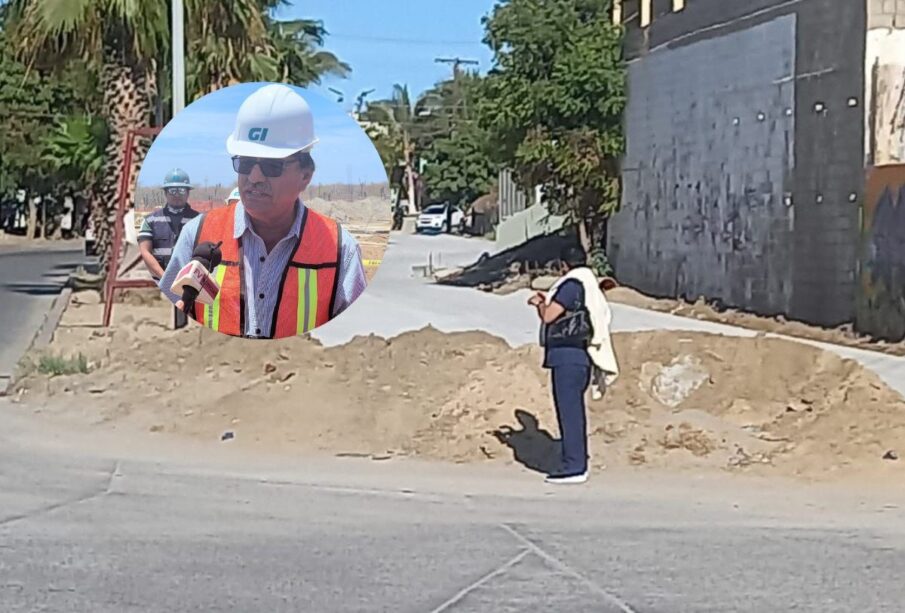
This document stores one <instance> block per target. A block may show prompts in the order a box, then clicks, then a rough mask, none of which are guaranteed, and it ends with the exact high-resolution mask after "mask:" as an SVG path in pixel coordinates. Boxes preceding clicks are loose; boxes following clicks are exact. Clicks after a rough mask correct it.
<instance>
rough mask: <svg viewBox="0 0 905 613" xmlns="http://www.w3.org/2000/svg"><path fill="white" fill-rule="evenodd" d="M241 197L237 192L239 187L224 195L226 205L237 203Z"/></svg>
mask: <svg viewBox="0 0 905 613" xmlns="http://www.w3.org/2000/svg"><path fill="white" fill-rule="evenodd" d="M241 199H242V196H241V195H240V194H239V188H238V187H237V188H235V189H233V191H231V192H230V193H229V196H227V197H226V206H232V205H234V204H238V202H239V200H241Z"/></svg>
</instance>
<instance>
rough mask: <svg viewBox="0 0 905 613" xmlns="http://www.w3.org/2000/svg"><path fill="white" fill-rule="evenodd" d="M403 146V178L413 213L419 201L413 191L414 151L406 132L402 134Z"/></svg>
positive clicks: (417, 208)
mask: <svg viewBox="0 0 905 613" xmlns="http://www.w3.org/2000/svg"><path fill="white" fill-rule="evenodd" d="M403 147H404V148H405V178H406V181H407V184H408V185H407V190H408V195H409V205H410V206H411V211H412V212H413V213H414V212H415V211H418V210H420V208H419V206H418V205H419V204H420V203H419V202H418V194H417V193H416V192H415V168H414V165H415V162H414V160H413V158H414V151H412V143H411V140H410V139H409V135H408V133H407V132H406V133H405V134H404V135H403Z"/></svg>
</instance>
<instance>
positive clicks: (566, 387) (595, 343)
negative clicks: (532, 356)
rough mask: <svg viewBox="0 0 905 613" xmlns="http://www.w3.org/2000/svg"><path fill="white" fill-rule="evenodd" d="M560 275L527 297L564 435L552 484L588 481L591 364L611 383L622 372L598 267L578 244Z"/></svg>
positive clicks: (549, 479) (568, 252)
mask: <svg viewBox="0 0 905 613" xmlns="http://www.w3.org/2000/svg"><path fill="white" fill-rule="evenodd" d="M560 259H561V266H562V273H563V275H562V277H560V279H559V280H558V281H557V282H556V283H554V284H553V287H551V288H550V291H549V292H548V293H547V294H544V293H543V292H538V293H536V294H535V295H534V296H532V297H531V298H530V299H529V300H528V304H530V305H531V306H533V307H535V308H536V309H537V314H538V317H539V318H540V320H541V339H540V340H541V344H542V345H543V347H544V368H549V369H550V370H551V378H552V383H553V403H554V406H555V408H556V417H557V421H558V423H559V432H560V437H561V439H562V465H561V467H560V469H559V470H558V471H554V472H553V473H551V474H550V475H548V476H547V479H546V480H547V482H548V483H557V484H559V483H563V484H567V483H584V482H585V481H587V480H588V451H587V449H588V437H587V416H586V412H585V392H586V391H587V389H588V385H589V384H590V383H591V376H592V368H598V369H599V370H601V371H602V372H603V373H604V383H605V384H607V385H609V384H611V383H612V382H613V380H615V377H616V376H617V375H618V367H617V365H616V358H615V355H614V354H613V348H612V345H611V343H610V338H609V324H610V313H609V306H608V305H607V303H606V299H605V298H604V296H603V292H602V291H601V289H600V286H599V285H598V282H597V277H596V276H595V275H594V272H593V271H592V270H591V269H590V268H588V267H587V266H586V265H585V254H584V252H583V251H582V250H581V249H579V248H577V247H570V248H568V249H566V250H565V252H564V253H563V255H562V257H561V258H560Z"/></svg>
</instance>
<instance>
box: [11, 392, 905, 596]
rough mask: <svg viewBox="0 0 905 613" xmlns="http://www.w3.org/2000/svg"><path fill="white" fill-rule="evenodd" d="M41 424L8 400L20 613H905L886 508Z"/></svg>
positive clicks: (895, 514) (795, 492) (903, 527)
mask: <svg viewBox="0 0 905 613" xmlns="http://www.w3.org/2000/svg"><path fill="white" fill-rule="evenodd" d="M24 412H25V409H24V407H22V406H21V405H14V404H12V403H10V402H9V401H8V400H7V401H0V418H2V420H3V423H4V424H5V426H4V429H3V431H2V433H0V610H2V611H4V612H7V613H19V612H31V611H60V612H63V611H92V612H94V613H101V612H110V613H113V612H116V613H122V612H132V611H136V612H137V611H151V612H160V613H163V612H168V613H170V612H181V611H230V612H233V611H255V612H256V611H268V612H277V611H400V612H405V611H411V612H430V611H470V612H488V613H489V612H501V611H602V612H623V613H625V612H627V611H637V612H641V611H644V612H650V613H653V612H658V613H677V612H685V611H688V612H691V611H712V612H729V611H739V612H765V613H768V612H776V611H809V612H810V611H813V612H815V613H817V612H819V613H830V612H839V613H843V612H845V613H848V612H851V611H871V612H875V613H882V612H893V611H896V612H899V611H902V603H905V582H903V581H902V575H903V570H905V515H903V512H902V507H901V506H898V505H888V504H887V505H884V504H883V502H882V501H880V500H871V501H870V502H865V503H864V504H863V505H862V506H860V507H859V506H858V505H857V504H852V502H851V501H850V500H849V501H845V502H844V504H840V503H839V499H838V498H833V497H832V496H828V495H826V496H827V497H825V498H819V497H818V496H817V494H814V497H813V498H809V497H808V495H806V494H804V493H803V491H802V489H801V488H790V489H788V490H785V491H783V490H781V489H780V488H778V487H776V485H775V484H773V485H772V486H771V487H769V488H767V487H765V486H764V489H763V490H762V491H756V488H753V487H751V486H750V484H748V485H747V486H745V485H739V484H738V481H737V479H736V480H728V481H727V482H716V483H710V484H708V483H701V482H698V483H696V482H695V481H694V479H690V478H685V477H670V478H666V479H659V480H658V479H657V478H652V477H651V478H645V477H641V478H639V477H636V476H631V477H630V478H627V477H625V476H623V477H619V476H611V475H607V474H602V475H597V476H595V479H594V480H593V481H591V482H589V483H588V484H586V486H581V487H559V488H555V487H553V486H546V485H544V484H543V483H542V482H541V481H540V479H539V477H538V476H537V475H534V474H530V473H527V472H525V471H522V470H520V469H519V468H517V467H500V466H489V467H483V468H478V467H471V466H446V465H439V464H422V463H418V462H413V461H404V460H392V461H386V462H369V461H367V460H361V459H338V458H326V459H323V458H322V459H302V458H294V459H291V460H284V461H283V463H282V465H281V466H280V465H274V464H271V465H267V466H265V465H264V464H263V463H261V462H260V461H259V460H260V459H258V460H255V459H247V458H240V457H238V456H236V457H233V458H232V460H230V461H226V460H225V459H223V458H221V457H220V456H219V455H218V451H217V449H216V448H214V449H203V448H199V449H196V450H194V451H192V452H189V451H187V450H186V449H182V450H181V451H180V452H179V456H178V457H179V459H178V460H175V459H173V458H175V457H176V453H175V452H173V451H172V450H170V451H159V452H155V454H157V455H146V454H145V452H140V451H139V449H140V447H141V444H134V443H133V442H131V441H128V440H127V437H126V435H125V433H116V434H117V436H118V437H119V440H118V445H119V447H120V449H118V450H115V451H114V450H113V449H112V448H111V447H110V446H109V445H108V444H107V443H104V442H103V441H102V440H101V439H99V438H97V437H96V436H92V437H86V438H85V439H84V441H81V442H80V441H77V440H76V438H75V435H73V434H71V431H69V430H67V431H65V433H64V434H61V435H58V436H56V438H54V436H53V435H51V434H50V431H49V430H48V429H47V427H45V426H46V424H45V425H38V424H37V423H36V422H35V420H37V419H39V417H35V416H26V415H24ZM33 422H35V423H33ZM39 430H40V432H39ZM50 440H56V441H57V443H55V444H48V443H47V441H50ZM78 445H83V446H84V447H83V448H82V449H79V450H77V449H76V446H78ZM87 445H90V448H91V450H92V451H91V452H90V453H89V452H87V451H85V450H84V449H87V448H88V447H87ZM226 447H228V444H225V445H224V444H221V446H220V447H219V449H220V450H221V452H222V450H223V449H225V448H226ZM100 449H107V450H108V451H105V452H99V450H100ZM148 453H150V452H148ZM117 457H128V458H131V459H122V460H118V459H117ZM191 457H203V458H204V459H203V462H202V461H197V462H190V461H189V458H191ZM256 462H258V464H256ZM645 479H647V480H645ZM682 488H687V490H685V491H683V489H682ZM843 510H844V511H845V512H843Z"/></svg>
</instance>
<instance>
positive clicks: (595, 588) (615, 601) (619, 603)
mask: <svg viewBox="0 0 905 613" xmlns="http://www.w3.org/2000/svg"><path fill="white" fill-rule="evenodd" d="M500 527H501V528H503V529H504V530H505V531H506V532H508V533H509V534H511V535H512V536H514V537H515V538H517V539H518V540H519V541H521V542H522V543H524V544H525V545H527V546H528V548H530V549H531V551H533V552H534V553H536V554H537V555H539V556H540V557H542V558H543V559H545V560H546V561H547V562H549V563H550V564H552V565H553V566H555V567H557V568H558V569H559V570H560V571H562V572H564V573H565V574H567V575H569V576H571V577H574V578H575V579H578V580H579V581H581V582H582V583H584V584H585V586H586V587H587V588H588V589H589V590H591V591H592V592H594V593H595V594H597V595H599V596H602V597H603V598H604V599H605V600H607V601H609V602H610V604H612V605H614V606H615V607H616V608H618V609H619V610H620V611H622V613H638V612H637V611H635V609H633V608H632V607H631V606H629V604H628V603H627V602H625V601H623V600H622V599H621V598H619V597H618V596H616V595H615V594H612V593H610V592H609V591H607V590H605V589H604V588H602V587H600V586H599V585H597V584H596V583H594V582H593V581H591V580H590V579H588V578H587V577H585V576H584V575H582V574H581V573H579V572H578V571H576V570H574V569H573V568H571V567H569V566H568V565H566V563H565V562H563V561H562V560H560V559H558V558H555V557H553V556H552V555H551V554H549V553H547V552H546V551H544V550H543V549H541V548H540V547H538V546H537V545H536V544H535V543H534V542H533V541H530V540H528V539H527V538H525V537H524V536H522V535H521V534H519V533H518V532H516V530H515V528H513V527H512V526H510V525H509V524H500Z"/></svg>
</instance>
